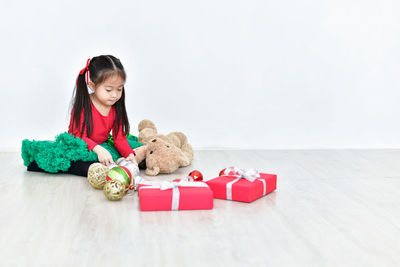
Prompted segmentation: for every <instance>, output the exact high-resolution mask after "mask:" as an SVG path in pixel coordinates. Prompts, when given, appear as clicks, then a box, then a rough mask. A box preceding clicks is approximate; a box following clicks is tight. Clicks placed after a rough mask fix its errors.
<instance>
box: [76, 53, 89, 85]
mask: <svg viewBox="0 0 400 267" xmlns="http://www.w3.org/2000/svg"><path fill="white" fill-rule="evenodd" d="M89 63H90V58H88V60H87V62H86V66H85V67H84V68H83V69H82V70H81V71H80V72H79V75H82V74H84V73H85V71H86V82H87V83H88V82H89ZM76 85H78V78H76Z"/></svg>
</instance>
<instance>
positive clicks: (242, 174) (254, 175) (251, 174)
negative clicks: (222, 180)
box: [223, 166, 260, 182]
mask: <svg viewBox="0 0 400 267" xmlns="http://www.w3.org/2000/svg"><path fill="white" fill-rule="evenodd" d="M230 172H233V173H234V174H229V173H230ZM223 176H236V177H237V178H244V179H246V180H249V181H250V182H254V181H255V180H257V179H258V178H260V174H259V173H258V171H257V170H256V169H254V168H252V169H248V170H246V169H239V168H237V167H233V166H232V167H229V168H226V169H225V171H224V175H223Z"/></svg>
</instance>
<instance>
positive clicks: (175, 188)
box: [139, 178, 208, 210]
mask: <svg viewBox="0 0 400 267" xmlns="http://www.w3.org/2000/svg"><path fill="white" fill-rule="evenodd" d="M140 184H143V185H145V186H141V187H140V189H139V190H142V189H146V188H147V189H149V188H158V189H160V190H168V189H171V188H172V208H171V210H178V209H179V196H180V194H179V187H208V185H207V184H206V183H203V182H190V181H189V179H188V178H185V179H181V180H180V181H179V182H168V181H147V180H144V179H142V181H141V183H140Z"/></svg>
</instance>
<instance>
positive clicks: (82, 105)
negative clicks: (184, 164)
mask: <svg viewBox="0 0 400 267" xmlns="http://www.w3.org/2000/svg"><path fill="white" fill-rule="evenodd" d="M125 79H126V73H125V71H124V67H123V66H122V64H121V62H120V60H119V59H117V58H115V57H114V56H111V55H102V56H98V57H94V58H92V59H88V61H87V63H86V67H85V68H83V69H82V70H81V71H80V72H79V76H78V78H77V80H76V89H75V90H74V97H73V108H72V112H71V119H70V123H69V129H68V133H69V134H73V135H74V136H75V137H79V138H81V139H83V140H84V141H85V143H86V144H87V149H88V150H89V151H92V150H93V151H94V152H95V153H96V154H97V157H98V161H99V162H101V163H103V164H105V165H108V164H110V163H114V161H113V158H112V156H111V154H110V152H109V151H108V150H107V149H105V148H104V147H102V146H100V144H102V143H104V142H106V141H107V140H108V138H109V134H110V132H111V131H112V136H113V141H114V145H115V148H116V149H117V150H118V152H119V153H120V154H121V155H122V157H125V158H126V159H127V160H130V161H132V162H133V163H135V164H137V162H136V159H135V155H136V154H135V152H134V150H133V149H132V148H131V147H130V145H129V143H128V141H127V138H126V136H127V135H128V134H129V121H128V116H127V113H126V108H125V87H124V84H125ZM88 87H89V88H90V89H91V91H92V93H91V94H89V92H88ZM92 163H93V161H81V160H78V161H75V162H71V167H70V168H69V169H68V170H67V171H62V172H63V173H72V174H76V175H81V176H86V175H87V171H88V168H89V166H90V164H92ZM28 170H29V171H44V170H42V169H41V168H39V167H38V166H37V164H36V162H35V161H34V162H32V163H31V164H30V165H29V166H28Z"/></svg>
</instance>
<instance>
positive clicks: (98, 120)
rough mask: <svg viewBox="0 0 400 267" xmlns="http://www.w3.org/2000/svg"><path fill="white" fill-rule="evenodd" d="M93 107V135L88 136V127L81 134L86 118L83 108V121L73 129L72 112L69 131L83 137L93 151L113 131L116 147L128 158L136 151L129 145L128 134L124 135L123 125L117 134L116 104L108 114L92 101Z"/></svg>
mask: <svg viewBox="0 0 400 267" xmlns="http://www.w3.org/2000/svg"><path fill="white" fill-rule="evenodd" d="M90 104H91V107H92V119H93V129H92V135H91V136H90V137H88V136H87V129H86V127H85V130H84V132H83V135H82V137H81V136H80V134H81V131H82V125H83V119H84V115H83V114H84V113H83V112H84V111H83V110H82V113H81V122H80V126H79V128H76V126H75V125H74V130H73V131H72V125H73V122H72V116H73V112H74V111H73V110H72V112H71V119H70V122H69V127H68V133H70V134H73V135H74V136H76V137H79V138H82V139H83V140H84V141H85V142H86V144H87V146H88V150H89V151H91V150H92V149H93V148H94V147H95V146H97V145H98V144H102V143H104V142H105V141H107V139H108V136H109V134H110V132H111V130H112V131H113V140H114V144H115V147H116V149H117V150H118V152H119V153H120V154H121V155H122V156H123V157H124V158H126V157H127V156H128V155H129V154H131V153H134V152H133V150H132V148H131V147H130V146H129V143H128V140H126V136H124V134H123V131H122V126H120V128H119V131H118V135H115V132H116V129H114V121H115V108H114V106H112V107H111V109H110V112H109V114H108V116H104V115H102V114H101V113H100V111H98V110H97V109H96V107H95V106H94V105H93V103H92V102H90Z"/></svg>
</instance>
